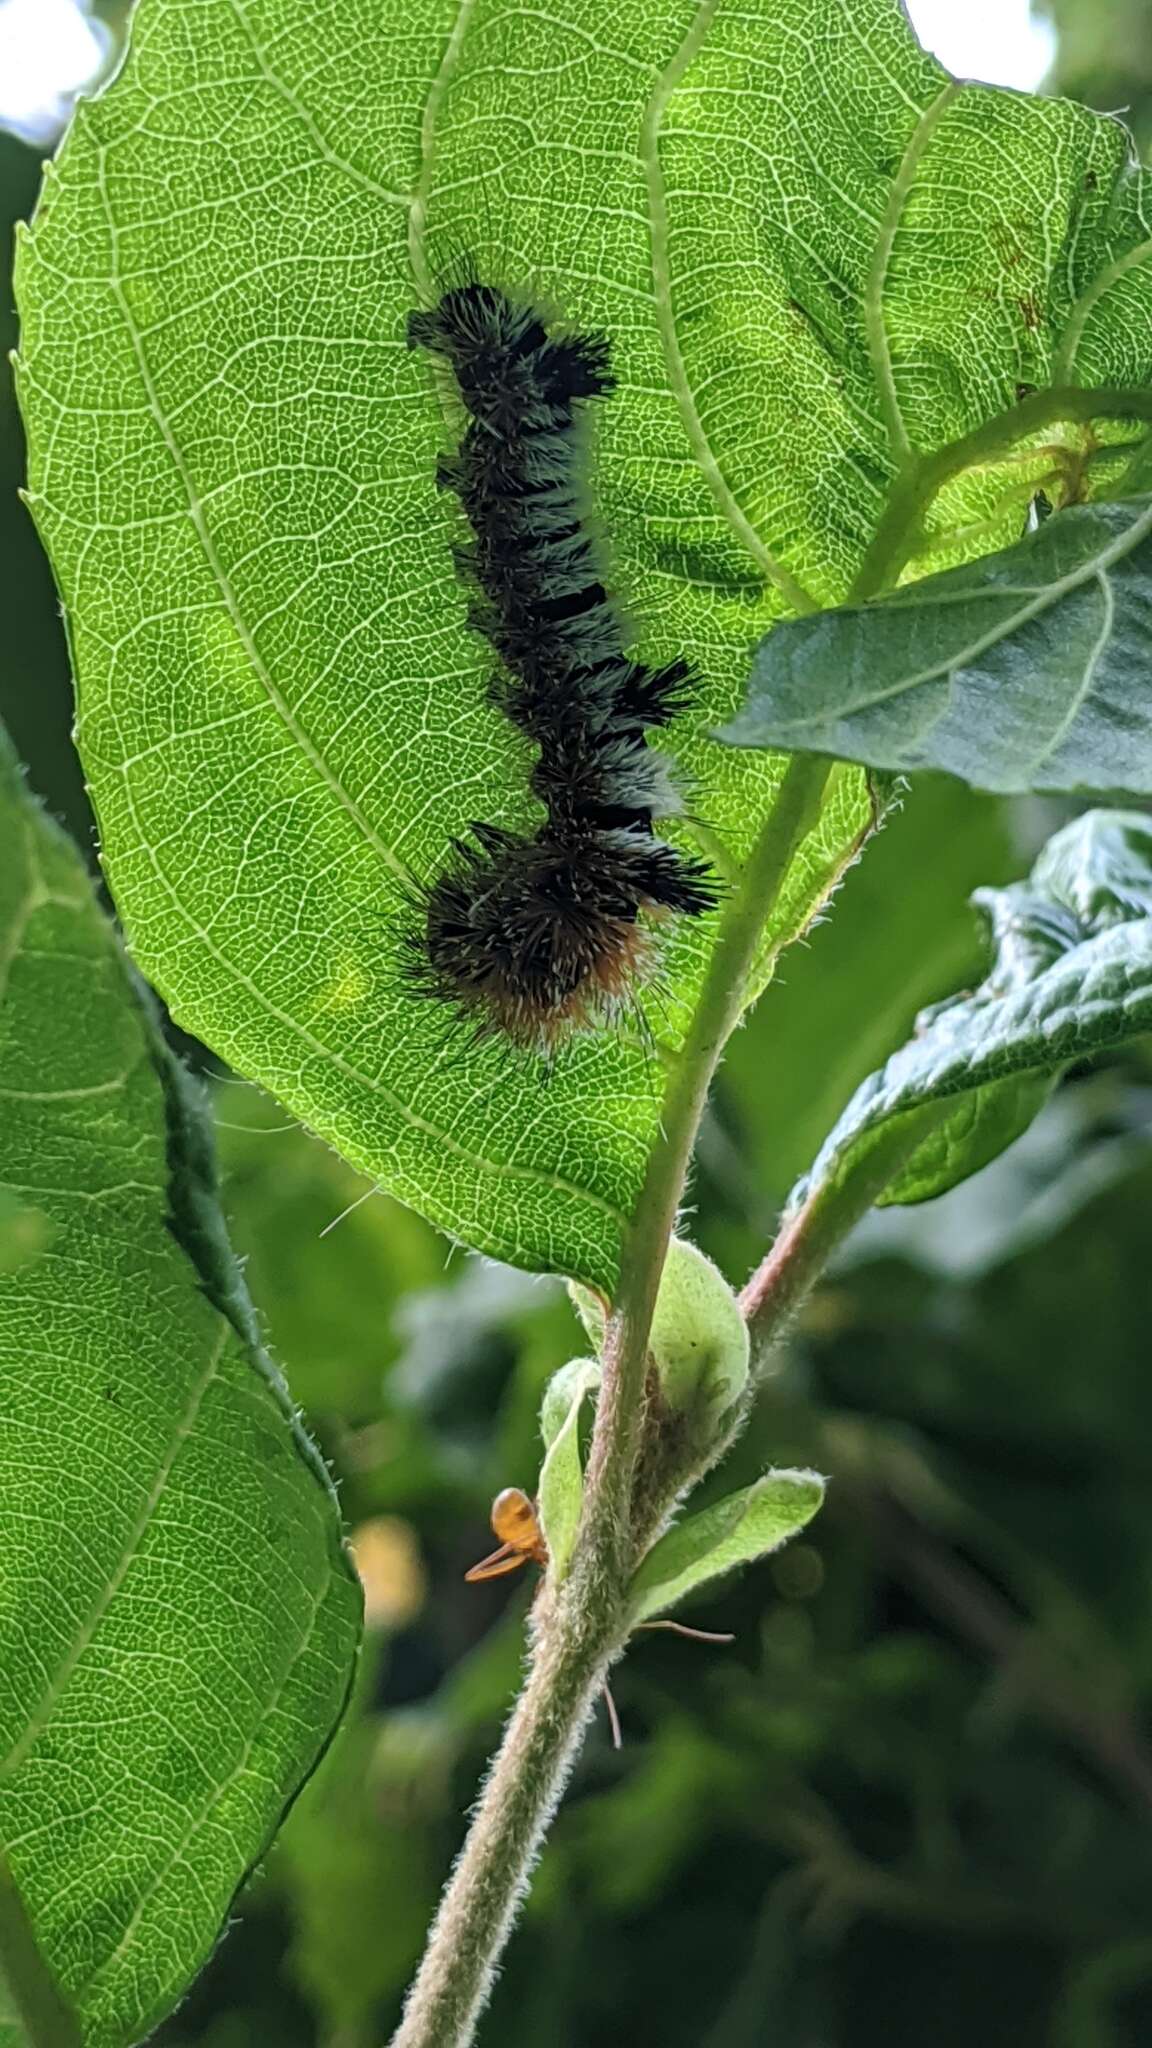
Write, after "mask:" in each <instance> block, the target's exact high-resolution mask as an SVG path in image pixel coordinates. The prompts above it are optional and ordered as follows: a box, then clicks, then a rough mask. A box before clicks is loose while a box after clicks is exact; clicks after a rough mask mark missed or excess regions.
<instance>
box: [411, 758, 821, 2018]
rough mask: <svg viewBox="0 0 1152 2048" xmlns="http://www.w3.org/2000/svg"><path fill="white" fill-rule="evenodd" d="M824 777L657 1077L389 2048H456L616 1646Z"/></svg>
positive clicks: (795, 808)
mask: <svg viewBox="0 0 1152 2048" xmlns="http://www.w3.org/2000/svg"><path fill="white" fill-rule="evenodd" d="M830 772H831V763H830V762H828V761H822V760H819V759H818V758H816V757H814V756H810V755H797V756H795V757H794V758H793V759H792V760H791V761H790V762H789V764H788V767H787V769H786V770H785V774H784V778H783V781H782V782H781V784H780V788H779V790H778V791H777V794H776V801H775V803H774V804H773V807H772V810H771V812H770V814H769V816H768V818H767V820H766V822H765V824H764V827H763V830H762V831H761V834H760V837H759V839H758V841H757V843H756V845H755V847H754V848H753V851H752V853H751V855H750V856H749V859H748V861H747V863H746V865H745V867H744V869H743V870H742V873H741V876H740V879H739V882H738V884H737V885H736V887H735V888H734V889H733V891H732V894H731V896H730V897H729V899H728V903H727V906H726V909H725V912H724V916H723V919H722V921H721V926H720V932H719V935H718V938H717V941H716V945H715V948H714V950H713V953H712V958H711V960H710V962H709V966H708V972H707V974H706V976H705V980H704V985H703V988H702V989H701V993H700V1000H699V1002H698V1004H697V1006H696V1011H695V1014H694V1016H693V1019H692V1023H691V1025H690V1027H689V1030H688V1033H687V1035H686V1037H685V1041H684V1045H683V1048H682V1050H681V1053H680V1055H679V1058H678V1059H677V1062H676V1065H675V1067H674V1069H673V1071H672V1074H671V1076H670V1079H669V1083H668V1089H667V1093H666V1095H665V1099H664V1105H663V1114H662V1117H661V1123H660V1129H659V1132H658V1134H657V1137H656V1140H655V1143H654V1144H653V1147H652V1150H651V1153H650V1155H649V1159H648V1165H647V1171H646V1173H645V1177H644V1182H643V1186H642V1188H641V1191H640V1196H639V1199H638V1201H637V1205H636V1209H635V1212H634V1215H633V1218H632V1224H631V1228H630V1230H629V1234H628V1239H627V1242H626V1245H625V1247H624V1254H623V1258H622V1262H621V1282H620V1290H619V1294H618V1297H617V1301H616V1305H615V1307H614V1310H613V1313H612V1315H611V1317H610V1318H609V1323H608V1330H607V1334H606V1339H605V1347H604V1361H603V1375H604V1376H603V1383H602V1387H601V1393H600V1398H599V1401H598V1403H597V1410H596V1422H595V1427H594V1431H593V1438H592V1445H591V1449H590V1453H589V1460H588V1477H587V1482H586V1486H585V1494H584V1507H583V1513H582V1516H581V1524H580V1532H579V1536H578V1539H577V1544H576V1549H575V1552H574V1554H573V1560H572V1568H571V1571H570V1574H569V1576H568V1578H567V1579H566V1580H565V1581H564V1583H563V1584H562V1585H561V1586H560V1588H559V1589H558V1591H557V1592H556V1593H555V1594H554V1595H551V1594H550V1590H549V1589H548V1588H546V1589H545V1595H544V1602H543V1606H542V1610H541V1614H540V1619H539V1625H538V1629H537V1641H536V1647H535V1651H534V1655H533V1661H532V1666H531V1670H530V1673H529V1677H528V1680H527V1683H526V1685H525V1688H524V1691H523V1693H522V1694H521V1696H520V1699H519V1702H518V1704H517V1706H516V1709H515V1711H514V1713H513V1715H512V1719H511V1721H510V1722H509V1724H508V1729H507V1732H506V1734H505V1737H504V1741H503V1743H502V1744H501V1747H500V1750H499V1752H498V1754H497V1756H496V1759H495V1761H494V1763H493V1765H492V1770H491V1773H490V1776H489V1778H488V1782H487V1785H486V1786H485V1788H484V1790H483V1792H482V1794H481V1797H480V1803H479V1806H478V1809H477V1812H476V1816H475V1819H474V1820H473V1823H472V1826H471V1828H470V1830H469V1833H468V1838H467V1840H466V1842H465V1844H464V1848H463V1850H462V1851H461V1854H460V1858H459V1861H458V1862H457V1864H456V1868H455V1870H454V1871H453V1873H452V1876H451V1878H450V1879H449V1882H448V1887H447V1890H446V1892H445V1894H444V1899H443V1901H442V1904H441V1907H440V1912H439V1914H438V1916H437V1919H436V1922H435V1924H434V1926H433V1929H432V1933H431V1935H430V1936H429V1941H428V1947H427V1949H426V1951H425V1954H424V1959H423V1962H422V1963H421V1965H420V1970H419V1973H418V1975H417V1977H416V1981H415V1983H414V1985H413V1987H412V1990H411V1992H410V1994H409V1999H408V2004H407V2006H406V2009H405V2014H404V2018H403V2020H402V2021H401V2024H400V2028H399V2030H398V2032H397V2033H396V2034H395V2036H394V2037H393V2043H392V2048H466V2044H467V2043H468V2042H470V2041H471V2040H472V2038H473V2032H474V2029H475V2025H476V2021H477V2018H478V2017H479V2014H480V2012H481V2011H482V2010H483V2007H484V2004H485V2001H486V1999H487V1996H488V1992H489V1989H490V1987H491V1983H492V1978H493V1974H494V1971H495V1968H496V1964H497V1962H498V1960H499V1957H500V1954H501V1952H502V1950H503V1948H504V1944H505V1942H506V1941H507V1939H508V1934H509V1932H510V1929H511V1926H512V1922H513V1919H514V1917H515V1914H516V1909H517V1906H518V1905H519V1903H520V1900H521V1898H522V1897H523V1895H524V1892H525V1889H526V1887H527V1884H528V1879H529V1875H530V1872H531V1869H532V1864H533V1861H534V1859H535V1857H536V1854H537V1852H538V1850H539V1847H540V1843H541V1841H542V1839H543V1837H544V1833H545V1831H546V1829H547V1827H548V1824H549V1822H550V1820H551V1818H552V1815H553V1813H554V1812H555V1810H556V1806H557V1804H558V1802H559V1799H560V1796H561V1793H562V1792H563V1790H564V1786H565V1784H566V1782H567V1779H568V1775H569V1772H570V1771H571V1768H572V1765H573V1763H574V1761H575V1758H576V1754H577V1751H578V1748H579V1744H580V1739H581V1736H582V1734H583V1732H584V1727H585V1724H586V1722H587V1720H588V1716H589V1714H590V1713H591V1711H592V1708H593V1705H594V1703H595V1700H596V1696H597V1694H598V1692H599V1691H600V1690H601V1688H602V1687H603V1685H604V1681H605V1678H606V1675H607V1672H608V1669H609V1666H610V1665H611V1663H612V1661H613V1659H614V1658H615V1657H616V1656H617V1655H618V1654H619V1652H620V1650H621V1648H622V1647H623V1642H624V1638H625V1635H626V1633H627V1623H626V1620H625V1614H626V1594H627V1587H628V1580H629V1577H630V1575H631V1571H632V1567H633V1563H634V1557H633V1549H634V1537H633V1531H632V1514H631V1509H632V1483H633V1476H634V1472H635V1466H636V1458H637V1454H638V1451H639V1448H640V1443H641V1429H642V1424H643V1415H644V1383H645V1377H646V1373H647V1365H648V1334H649V1330H650V1328H651V1323H652V1314H653V1310H654V1308H655V1305H656V1294H657V1290H658V1288H659V1285H660V1276H661V1273H662V1271H663V1268H664V1260H665V1256H666V1254H667V1249H668V1241H669V1238H670V1237H671V1234H672V1230H673V1227H674V1224H675V1221H676V1212H677V1209H678V1207H679V1205H680V1200H681V1197H682V1194H683V1190H684V1182H685V1178H686V1176H687V1172H688V1165H689V1161H690V1159H691V1154H692V1146H693V1143H694V1140H695V1137H696V1131H697V1127H698V1125H699V1122H700V1115H701V1112H702V1110H703V1107H704V1103H705V1100H706V1097H707V1094H708V1088H709V1084H710V1083H711V1080H712V1077H713V1075H714V1073H715V1071H716V1066H717V1062H718V1061H719V1058H720V1055H721V1052H722V1051H723V1048H724V1043H725V1041H726V1039H727V1038H728V1036H729V1034H730V1032H731V1031H732V1029H733V1027H734V1025H735V1024H736V1022H737V1021H738V1019H739V1016H740V1012H741V1009H742V1006H743V1001H744V995H745V990H746V987H747V982H748V976H749V973H750V971H751V969H752V967H753V965H754V963H755V959H756V954H757V950H758V947H759V944H760V940H761V937H762V934H763V931H764V927H765V925H766V923H767V921H768V919H769V917H770V916H771V914H772V911H773V909H774V907H775V905H776V903H777V902H778V900H779V896H780V891H781V888H782V886H783V883H784V879H785V877H786V875H787V873H788V869H789V866H790V863H791V860H792V856H793V854H794V853H795V851H796V849H797V847H798V845H799V844H800V842H801V840H802V839H803V838H804V836H805V834H806V833H807V832H808V830H809V829H810V827H811V825H812V823H813V822H814V820H815V818H816V815H817V814H818V811H819V806H820V800H821V797H822V795H823V792H824V787H825V784H826V782H827V779H828V776H829V774H830Z"/></svg>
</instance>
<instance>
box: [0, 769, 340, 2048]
mask: <svg viewBox="0 0 1152 2048" xmlns="http://www.w3.org/2000/svg"><path fill="white" fill-rule="evenodd" d="M197 1118H198V1104H197V1102H196V1100H195V1099H194V1097H192V1096H191V1095H190V1094H189V1093H188V1084H187V1083H186V1082H185V1081H183V1079H182V1077H181V1076H180V1075H179V1073H178V1072H177V1071H176V1070H175V1068H174V1066H173V1065H172V1063H171V1057H170V1055H169V1054H168V1053H167V1052H166V1049H165V1047H164V1045H163V1043H162V1041H161V1040H160V1038H159V1035H158V1033H157V1031H156V1028H155V1026H154V1024H153V1022H152V1020H151V1017H150V1016H149V1015H148V1013H147V1012H146V1010H145V1009H144V1007H143V1006H142V1004H141V1001H140V998H139V995H138V993H137V989H136V986H135V984H134V981H133V978H132V976H131V971H130V969H129V968H128V966H127V964H126V962H125V961H124V958H123V956H122V954H121V952H120V949H119V947H118V945H117V942H116V940H115V938H114V936H113V933H112V930H111V928H110V926H109V925H108V923H107V922H106V920H105V918H104V917H103V915H102V913H101V912H100V910H99V909H98V907H97V905H96V902H95V899H94V897H93V895H92V892H91V889H90V887H89V884H88V881H87V878H86V876H85V874H84V872H83V869H82V866H81V863H80V861H79V858H78V857H77V855H76V854H75V852H74V851H73V850H72V849H71V848H70V847H69V846H68V845H67V843H66V842H65V841H64V839H63V837H62V835H61V834H60V833H59V832H58V830H57V829H56V828H55V827H54V826H52V825H50V824H49V823H48V822H47V821H46V820H45V819H44V818H43V817H42V816H41V815H40V813H39V812H38V811H37V809H36V807H35V806H34V804H33V803H32V802H31V800H30V799H29V798H28V797H27V795H26V794H25V793H24V791H23V789H22V787H21V785H20V782H19V777H18V774H17V772H16V770H15V767H14V765H13V763H12V760H11V756H10V754H9V753H8V752H7V748H6V743H4V751H3V752H2V753H0V1134H2V1143H0V1162H2V1164H0V1172H2V1174H3V1183H2V1185H0V1200H3V1201H4V1202H5V1203H6V1204H7V1205H9V1206H8V1209H7V1210H0V1218H3V1217H4V1216H5V1215H6V1214H8V1215H11V1214H12V1213H13V1212H14V1213H15V1220H16V1223H17V1225H19V1222H20V1219H21V1217H23V1218H25V1219H27V1221H28V1222H29V1223H30V1224H31V1225H34V1226H35V1228H31V1229H29V1230H27V1231H25V1232H24V1233H23V1234H22V1235H20V1236H19V1238H18V1243H19V1245H20V1246H21V1249H22V1256H21V1257H20V1258H18V1259H14V1260H13V1261H12V1262H11V1263H10V1264H9V1263H7V1262H5V1261H4V1260H0V1332H2V1336H0V1410H2V1415H0V1427H2V1432H3V1439H4V1443H5V1447H6V1449H5V1456H4V1460H3V1464H2V1467H0V1526H2V1527H3V1529H4V1532H5V1536H4V1561H3V1571H2V1572H0V1673H2V1674H3V1676H2V1683H0V1845H2V1846H3V1848H4V1850H5V1852H6V1854H7V1855H8V1857H9V1859H10V1862H11V1866H12V1869H13V1873H14V1875H15V1878H16V1881H17V1883H18V1885H19V1889H20V1892H21V1895H22V1897H23V1900H24V1903H25V1905H26V1907H27V1910H28V1913H29V1915H30V1918H31V1922H32V1926H33V1930H34V1932H35V1935H36V1937H37V1941H38V1943H39V1945H40V1948H41V1950H42V1952H43V1954H44V1956H45V1957H46V1959H47V1962H48V1964H49V1966H50V1968H51V1969H52V1971H53V1972H54V1974H55V1975H56V1977H57V1978H58V1980H59V1982H60V1984H61V1986H62V1988H63V1990H64V1992H65V1993H66V1995H67V1996H68V1998H69V1999H70V2001H71V2002H72V2004H73V2005H74V2007H75V2009H76V2010H77V2012H78V2014H79V2016H80V2019H81V2022H82V2025H83V2030H84V2039H85V2041H86V2042H88V2043H90V2044H93V2048H122V2044H127V2043H129V2042H135V2041H137V2040H139V2039H140V2038H141V2037H142V2035H143V2034H145V2033H146V2032H148V2031H150V2030H151V2028H152V2027H153V2026H155V2025H156V2024H157V2023H158V2022H159V2020H160V2019H161V2018H162V2017H163V2015H164V2013H165V2012H167V2011H168V2010H169V2009H170V2008H171V2007H172V2006H173V2004H174V2003H175V2002H176V2000H177V1999H178V1998H179V1997H180V1996H181V1995H182V1993H183V1992H184V1990H185V1989H186V1988H187V1985H188V1984H189V1982H190V1981H191V1980H192V1978H193V1977H194V1976H195V1974H196V1973H197V1971H198V1970H199V1968H200V1967H201V1966H202V1964H203V1963H204V1961H205V1959H206V1958H207V1956H208V1954H209V1953H210V1951H211V1949H212V1947H213V1946H214V1944H215V1942H216V1940H217V1939H218V1937H219V1934H220V1932H221V1929H222V1927H223V1924H224V1921H225V1918H226V1915H227V1913H228V1910H229V1907H230V1904H231V1902H232V1899H233V1896H234V1894H235V1892H236V1890H237V1888H238V1886H239V1885H240V1884H241V1882H242V1881H243V1879H244V1877H245V1875H246V1873H247V1872H248V1870H249V1869H250V1868H251V1866H252V1864H253V1863H254V1862H255V1861H256V1859H257V1858H258V1857H259V1855H260V1854H261V1853H262V1852H263V1850H264V1848H265V1847H266V1845H267V1843H268V1841H269V1839H270V1837H271V1836H272V1834H273V1833H274V1831H275V1829H276V1826H277V1824H278V1822H279V1820H280V1818H281V1816H282V1814H283V1811H284V1808H285V1806H286V1805H287V1803H288V1801H289V1800H290V1799H291V1797H292V1795H293V1794H294V1792H295V1791H296V1790H297V1788H298V1787H299V1785H300V1783H301V1782H302V1780H303V1779H304V1777H305V1776H306V1775H307V1773H308V1771H309V1770H310V1769H311V1767H312V1765H313V1764H314V1762H315V1761H316V1758H317V1755H318V1754H319V1752H320V1750H321V1749H322V1747H323V1745H324V1743H325V1742H326V1741H327V1739H328V1737H329V1735H330V1733H331V1730H332V1728H333V1726H334V1724H335V1722H336V1720H337V1718H338V1716H339V1713H340V1711H341V1707H342V1705H343V1701H344V1697H345V1694H346V1692H347V1688H348V1684H349V1680H350V1672H351V1666H352V1660H353V1656H354V1652H355V1646H356V1641H357V1635H358V1628H359V1607H360V1602H359V1593H358V1589H357V1587H356V1585H355V1583H354V1579H353V1576H352V1573H351V1570H350V1567H349V1565H348V1562H347V1560H346V1558H345V1555H344V1553H343V1550H342V1547H341V1543H340V1536H339V1520H338V1515H337V1511H336V1504H335V1499H334V1496H333V1493H332V1489H331V1487H330V1485H329V1483H328V1480H327V1477H326V1474H325V1473H324V1471H323V1469H322V1467H321V1465H320V1463H319V1460H318V1458H317V1457H316V1454H315V1452H314V1451H313V1450H312V1448H311V1446H310V1445H309V1444H308V1442H307V1440H306V1439H305V1438H304V1437H303V1435H302V1434H301V1432H300V1429H299V1426H298V1424H297V1422H296V1420H295V1417H294V1414H293V1411H292V1408H291V1404H290V1402H289V1399H288V1396H287V1393H286V1391H285V1389H284V1387H283V1385H282V1384H281V1382H280V1380H279V1378H278V1376H277V1374H276V1373H275V1372H274V1370H273V1368H272V1367H271V1366H270V1365H269V1363H268V1361H267V1359H266V1358H265V1357H264V1355H263V1354H262V1353H261V1351H260V1349H259V1346H258V1343H257V1341H256V1339H255V1336H254V1332H253V1327H252V1315H251V1309H250V1307H249V1306H248V1304H247V1301H246V1298H245V1296H244V1293H243V1288H242V1283H241V1282H240V1279H239V1274H238V1270H237V1268H236V1266H235V1264H234V1262H233V1261H232V1259H231V1255H230V1253H229V1252H228V1250H227V1247H226V1244H225V1242H224V1239H223V1234H222V1227H221V1225H220V1221H219V1215H218V1212H217V1211H216V1209H215V1204H214V1197H213V1190H212V1185H211V1179H210V1170H209V1168H210V1160H209V1155H208V1153H207V1151H206V1140H205V1137H204V1132H203V1129H202V1127H201V1126H200V1124H199V1123H198V1121H197ZM6 1230H7V1226H6V1224H5V1223H4V1222H3V1221H0V1234H5V1233H6ZM22 2041H23V2035H22V2034H21V2032H20V2029H19V2027H18V2026H17V2025H16V2023H15V2022H14V2021H11V2022H10V2021H7V2020H3V2021H0V2044H3V2048H18V2044H20V2043H22Z"/></svg>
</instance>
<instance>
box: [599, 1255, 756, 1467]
mask: <svg viewBox="0 0 1152 2048" xmlns="http://www.w3.org/2000/svg"><path fill="white" fill-rule="evenodd" d="M569 1291H570V1293H571V1296H572V1301H573V1303H574V1305H575V1308H576V1311H577V1313H578V1315H579V1316H580V1319H581V1321H582V1323H583V1324H584V1328H585V1330H586V1331H587V1332H588V1335H589V1337H590V1338H591V1339H592V1342H593V1344H594V1345H595V1348H596V1351H597V1354H598V1355H599V1354H600V1353H601V1352H602V1351H603V1349H604V1331H605V1314H604V1305H603V1302H602V1301H601V1300H600V1299H599V1298H598V1297H597V1296H596V1295H595V1294H594V1293H593V1292H592V1291H591V1289H589V1288H586V1287H580V1286H572V1287H571V1288H570V1290H569ZM648 1349H649V1351H650V1353H651V1356H652V1362H653V1364H654V1365H655V1367H656V1370H657V1372H658V1373H659V1375H660V1384H661V1387H662V1389H663V1393H664V1398H665V1400H666V1401H667V1403H668V1406H669V1407H670V1408H674V1409H677V1410H678V1411H680V1412H681V1413H686V1412H688V1411H690V1410H695V1411H696V1412H697V1413H698V1414H699V1415H700V1417H701V1420H702V1421H703V1422H704V1423H705V1427H707V1420H708V1418H709V1417H717V1416H720V1415H723V1414H724V1412H725V1411H726V1410H730V1409H731V1408H732V1406H733V1404H734V1403H735V1402H736V1401H738V1400H739V1399H740V1396H741V1394H742V1393H743V1391H744V1388H745V1385H746V1384H747V1380H748V1327H747V1324H746V1323H745V1321H744V1317H743V1316H742V1314H741V1312H740V1306H739V1303H738V1302H737V1300H736V1297H735V1295H734V1294H733V1292H732V1289H731V1288H730V1287H729V1285H728V1282H727V1281H726V1280H725V1278H724V1275H723V1273H721V1271H720V1269H719V1267H718V1266H716V1265H714V1264H713V1261H712V1260H711V1259H709V1258H706V1257H705V1255H704V1253H703V1252H702V1251H700V1249H699V1248H698V1246H696V1245H694V1244H693V1243H692V1242H691V1240H690V1239H689V1238H686V1237H674V1238H673V1239H672V1240H671V1242H670V1244H669V1246H668V1252H667V1256H666V1258H665V1261H664V1270H663V1272H662V1273H661V1275H660V1288H659V1292H658V1294H657V1296H656V1306H655V1308H654V1310H653V1312H652V1324H651V1328H650V1330H649V1333H648Z"/></svg>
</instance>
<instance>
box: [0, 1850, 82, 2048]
mask: <svg viewBox="0 0 1152 2048" xmlns="http://www.w3.org/2000/svg"><path fill="white" fill-rule="evenodd" d="M0 1976H2V1977H3V1980H4V1983H5V1985H6V1987H7V1990H8V1995H9V1997H10V1999H11V2001H12V2004H13V2006H14V2007H15V2009H16V2012H17V2013H18V2015H19V2018H20V2023H21V2025H22V2027H23V2030H24V2034H25V2036H26V2038H27V2040H28V2043H29V2048H83V2044H82V2037H81V2033H80V2023H79V2021H78V2020H77V2018H76V2015H75V2013H74V2012H73V2011H72V2008H71V2007H70V2005H69V2004H68V2002H67V2000H66V1999H65V1997H64V1995H63V1993H62V1992H61V1991H60V1989H59V1987H58V1986H57V1983H56V1980H55V1978H54V1977H53V1975H52V1972H51V1971H50V1970H49V1968H48V1965H47V1963H46V1962H45V1960H44V1958H43V1956H42V1955H41V1953H40V1950H39V1947H38V1946H37V1942H36V1936H35V1934H34V1933H33V1931H32V1926H31V1922H30V1921H29V1919H28V1914H27V1911H26V1909H25V1906H24V1901H23V1899H22V1898H21V1897H20V1893H19V1891H18V1889H17V1886H16V1880H15V1878H14V1877H13V1875H12V1872H11V1870H10V1868H9V1865H8V1859H7V1857H6V1856H4V1855H2V1854H0Z"/></svg>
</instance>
